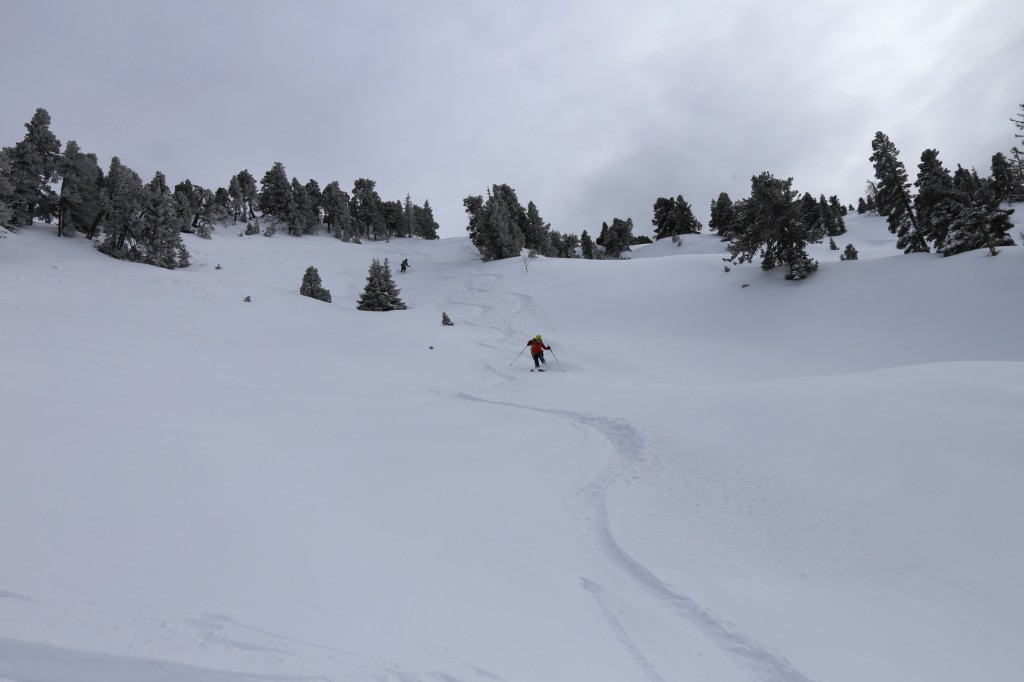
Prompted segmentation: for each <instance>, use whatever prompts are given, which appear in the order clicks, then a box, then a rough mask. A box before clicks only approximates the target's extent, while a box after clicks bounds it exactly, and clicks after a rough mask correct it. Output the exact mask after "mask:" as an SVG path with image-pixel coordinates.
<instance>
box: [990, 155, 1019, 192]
mask: <svg viewBox="0 0 1024 682" xmlns="http://www.w3.org/2000/svg"><path fill="white" fill-rule="evenodd" d="M990 183H991V189H992V192H993V193H994V194H995V196H996V199H998V200H999V201H1000V202H1009V201H1011V200H1012V199H1013V198H1014V195H1015V194H1017V188H1016V187H1015V186H1014V183H1015V178H1014V174H1013V164H1012V163H1010V160H1009V159H1008V158H1006V154H1003V153H1002V152H997V153H996V154H993V155H992V175H991V179H990Z"/></svg>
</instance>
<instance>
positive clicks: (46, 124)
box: [2, 109, 60, 226]
mask: <svg viewBox="0 0 1024 682" xmlns="http://www.w3.org/2000/svg"><path fill="white" fill-rule="evenodd" d="M25 128H26V129H27V130H28V132H27V133H25V137H24V138H23V139H22V140H21V141H20V142H18V143H17V144H15V145H14V146H13V147H5V148H4V149H3V152H2V154H3V156H4V157H5V161H4V163H3V164H2V165H3V170H4V173H5V175H6V179H7V183H8V185H9V187H10V192H9V194H8V196H7V197H5V198H4V202H5V203H6V204H7V206H8V207H9V208H10V210H11V211H12V213H13V219H12V222H13V223H14V225H15V226H27V225H31V224H32V220H33V218H41V219H44V220H45V219H47V218H50V217H52V216H53V215H55V214H56V211H57V195H56V193H55V192H54V191H53V189H52V188H51V185H52V184H53V183H54V182H56V180H57V177H58V175H57V174H58V172H59V168H60V140H58V139H57V136H56V135H54V134H53V132H51V131H50V114H49V112H47V111H46V109H36V112H35V114H33V115H32V119H31V120H30V121H29V122H28V123H26V124H25Z"/></svg>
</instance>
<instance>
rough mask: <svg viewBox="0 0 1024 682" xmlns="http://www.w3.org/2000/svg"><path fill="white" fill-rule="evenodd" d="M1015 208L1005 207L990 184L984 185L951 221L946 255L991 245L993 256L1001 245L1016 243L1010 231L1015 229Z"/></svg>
mask: <svg viewBox="0 0 1024 682" xmlns="http://www.w3.org/2000/svg"><path fill="white" fill-rule="evenodd" d="M1013 211H1014V209H1012V208H1009V209H1006V208H1002V207H1000V205H999V201H998V199H996V197H995V195H994V194H993V193H992V192H991V191H989V190H988V189H987V188H986V187H981V188H979V189H978V191H976V192H975V194H974V196H973V197H970V198H969V201H967V202H965V203H962V204H960V205H959V206H958V207H957V208H956V212H955V215H954V216H953V218H952V220H951V222H950V224H949V233H948V235H947V236H946V240H945V242H944V243H943V246H942V250H941V253H942V255H943V256H952V255H954V254H958V253H963V252H965V251H971V250H973V249H981V248H987V249H988V250H989V253H990V254H991V255H993V256H995V255H996V254H998V253H999V249H998V247H1000V246H1013V245H1014V241H1013V238H1012V237H1010V235H1009V232H1010V230H1011V229H1012V228H1013V222H1012V221H1011V220H1010V215H1012V214H1013Z"/></svg>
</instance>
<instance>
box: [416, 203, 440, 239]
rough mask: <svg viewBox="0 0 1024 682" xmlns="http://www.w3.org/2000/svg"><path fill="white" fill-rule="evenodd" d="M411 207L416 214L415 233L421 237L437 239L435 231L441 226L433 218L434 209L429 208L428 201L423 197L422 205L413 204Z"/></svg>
mask: <svg viewBox="0 0 1024 682" xmlns="http://www.w3.org/2000/svg"><path fill="white" fill-rule="evenodd" d="M412 208H413V213H415V215H416V235H417V236H419V237H422V238H423V239H437V238H438V237H437V231H438V229H439V228H440V227H441V226H440V225H438V224H437V221H436V220H434V209H432V208H430V202H429V201H427V200H426V199H424V200H423V205H422V206H416V205H415V204H413V207H412Z"/></svg>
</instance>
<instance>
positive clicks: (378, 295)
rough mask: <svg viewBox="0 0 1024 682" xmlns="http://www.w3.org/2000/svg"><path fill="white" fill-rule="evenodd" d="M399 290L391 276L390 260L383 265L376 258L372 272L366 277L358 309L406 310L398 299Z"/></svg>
mask: <svg viewBox="0 0 1024 682" xmlns="http://www.w3.org/2000/svg"><path fill="white" fill-rule="evenodd" d="M399 293H400V292H399V289H398V287H397V286H396V285H395V280H394V278H393V277H392V276H391V266H390V265H389V264H388V259H386V258H385V259H384V263H383V264H382V263H381V262H380V261H379V260H378V259H376V258H374V259H373V261H372V262H371V263H370V270H369V273H368V274H367V277H366V286H365V287H364V288H363V293H362V295H361V296H360V297H359V303H358V305H356V308H357V309H359V310H374V311H388V310H405V309H406V306H405V303H404V302H403V301H402V299H401V298H399V297H398V294H399Z"/></svg>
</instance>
